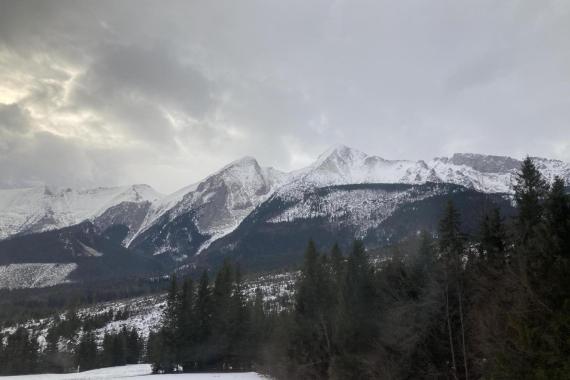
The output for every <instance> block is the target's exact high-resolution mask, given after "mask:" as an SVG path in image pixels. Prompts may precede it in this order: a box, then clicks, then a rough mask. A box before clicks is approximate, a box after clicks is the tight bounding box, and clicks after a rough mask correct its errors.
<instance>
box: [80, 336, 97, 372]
mask: <svg viewBox="0 0 570 380" xmlns="http://www.w3.org/2000/svg"><path fill="white" fill-rule="evenodd" d="M75 363H76V365H77V367H78V368H79V371H88V370H90V369H94V368H97V342H96V341H95V335H94V334H93V332H92V331H85V332H83V335H82V336H81V340H80V341H79V344H78V346H77V349H76V351H75Z"/></svg>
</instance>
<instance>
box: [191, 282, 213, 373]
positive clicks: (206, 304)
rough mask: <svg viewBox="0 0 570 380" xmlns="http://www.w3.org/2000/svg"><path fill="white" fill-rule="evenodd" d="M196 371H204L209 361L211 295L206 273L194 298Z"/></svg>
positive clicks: (211, 312)
mask: <svg viewBox="0 0 570 380" xmlns="http://www.w3.org/2000/svg"><path fill="white" fill-rule="evenodd" d="M195 314H196V326H197V327H196V336H195V339H196V369H198V370H204V369H206V367H207V366H208V364H209V361H210V344H209V341H210V337H211V334H212V314H213V310H212V293H211V289H210V279H209V277H208V272H206V271H204V272H203V273H202V276H201V277H200V283H199V285H198V293H197V296H196V307H195Z"/></svg>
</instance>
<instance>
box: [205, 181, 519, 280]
mask: <svg viewBox="0 0 570 380" xmlns="http://www.w3.org/2000/svg"><path fill="white" fill-rule="evenodd" d="M297 190H298V189H297ZM449 199H452V200H453V202H454V203H455V205H456V207H458V209H459V210H460V212H461V215H462V217H463V218H462V220H463V221H464V226H465V228H466V230H467V231H472V230H474V229H475V228H477V225H478V223H479V220H480V218H481V216H482V215H483V213H484V212H485V205H490V204H495V205H497V206H499V207H500V208H501V210H502V213H503V215H505V216H510V215H512V205H511V199H510V196H508V195H504V194H485V193H482V192H479V191H476V190H473V189H467V188H465V187H462V186H459V185H453V184H444V183H426V184H415V185H409V184H351V185H333V186H327V187H320V188H307V189H305V190H304V191H303V192H300V191H296V192H287V193H284V194H282V193H281V190H279V191H278V192H277V193H275V194H274V195H273V196H272V197H271V198H270V199H268V200H267V201H266V202H264V203H263V204H261V205H260V206H259V207H258V208H256V209H255V210H254V211H253V212H252V213H251V214H250V215H249V216H248V217H247V218H246V219H245V220H244V221H243V222H242V223H241V224H240V226H239V227H238V228H237V229H236V230H234V231H232V232H231V233H230V234H228V235H226V236H224V237H222V238H220V239H218V240H217V241H215V242H213V243H212V244H211V245H210V246H209V247H208V248H207V249H206V250H205V251H204V252H203V254H201V255H200V256H201V257H200V258H198V259H197V263H198V264H200V265H202V266H206V265H210V266H213V267H216V266H218V265H220V264H221V263H222V262H223V261H224V259H226V258H231V259H232V260H236V261H239V262H240V263H241V265H243V267H244V268H248V269H250V270H271V269H279V268H283V267H287V266H290V265H294V264H297V263H299V261H300V260H301V258H302V253H303V252H304V249H305V245H306V242H307V241H308V240H309V239H313V240H314V241H316V242H317V243H318V244H321V245H331V244H332V243H333V242H338V243H339V244H349V243H350V242H351V241H352V240H353V239H354V238H355V237H358V238H362V239H363V240H364V241H365V242H366V244H367V246H369V247H371V248H376V247H378V248H379V247H382V246H385V245H387V244H390V243H393V242H397V241H399V240H401V239H403V238H406V237H409V236H413V235H415V234H417V233H418V231H421V230H426V231H430V232H435V231H437V221H438V220H439V218H440V217H441V212H442V210H444V209H445V205H446V202H447V201H448V200H449ZM345 248H348V247H345ZM202 256H203V257H202Z"/></svg>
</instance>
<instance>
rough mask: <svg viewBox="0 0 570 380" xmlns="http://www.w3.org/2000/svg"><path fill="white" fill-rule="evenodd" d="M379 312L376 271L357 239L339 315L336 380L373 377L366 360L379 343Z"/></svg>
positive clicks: (351, 254) (348, 263) (342, 294)
mask: <svg viewBox="0 0 570 380" xmlns="http://www.w3.org/2000/svg"><path fill="white" fill-rule="evenodd" d="M378 312H379V309H378V303H377V297H376V291H375V288H374V280H373V270H372V267H371V265H370V262H369V260H368V256H367V254H366V251H365V248H364V244H363V243H362V241H360V240H355V241H354V243H353V246H352V250H351V252H350V255H349V256H348V259H347V263H346V273H345V276H344V281H343V284H342V288H341V294H340V303H339V306H338V312H337V313H336V315H337V319H336V323H335V327H336V331H335V336H334V341H335V346H336V347H337V352H338V353H337V354H336V356H335V358H334V362H333V365H332V369H331V372H332V373H333V374H334V378H335V379H342V378H360V379H367V378H372V377H373V376H372V374H371V373H370V370H371V368H370V366H369V365H367V363H366V362H365V359H364V358H365V357H366V355H367V354H368V353H370V352H372V351H373V348H374V345H375V344H376V342H377V338H378V325H377V321H378V317H379V315H378Z"/></svg>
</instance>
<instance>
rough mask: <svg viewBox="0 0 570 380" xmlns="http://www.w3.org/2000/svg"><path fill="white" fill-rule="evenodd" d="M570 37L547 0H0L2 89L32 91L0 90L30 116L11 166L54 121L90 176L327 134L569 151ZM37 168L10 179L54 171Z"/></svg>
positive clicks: (144, 176)
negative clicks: (11, 91)
mask: <svg viewBox="0 0 570 380" xmlns="http://www.w3.org/2000/svg"><path fill="white" fill-rule="evenodd" d="M568 41H570V5H569V4H567V3H564V2H557V1H541V2H533V1H530V0H529V1H516V0H513V1H510V0H507V1H503V2H500V3H497V2H495V1H491V0H483V1H477V2H451V1H436V2H429V3H426V2H417V1H401V2H397V3H394V2H391V1H366V0H363V1H342V0H338V1H333V2H330V1H324V0H323V1H320V0H317V1H311V2H306V1H302V0H299V1H297V0H293V1H287V2H267V1H263V0H251V1H245V2H235V1H231V0H229V1H216V2H211V1H196V2H187V1H160V2H158V1H150V0H149V1H147V0H144V1H130V0H126V1H119V2H118V1H110V0H103V1H97V2H76V1H62V0H54V1H49V2H47V1H28V0H23V1H16V0H5V1H3V2H1V3H0V90H1V88H2V87H1V86H2V85H3V84H6V86H9V87H10V88H21V89H22V90H23V91H25V92H26V96H25V97H18V96H16V95H18V91H15V92H14V94H15V95H14V96H12V97H9V96H4V97H2V94H0V103H2V99H9V100H11V99H16V100H14V101H15V102H16V106H17V107H18V108H17V109H18V110H19V111H17V112H20V113H21V114H22V115H23V119H21V120H20V122H19V123H22V122H23V123H24V124H26V125H27V129H26V133H25V134H23V135H22V136H21V137H20V140H19V144H18V146H19V148H18V149H19V150H18V152H20V153H18V154H20V155H19V156H18V157H19V160H20V161H21V162H23V161H26V160H33V159H34V158H35V157H37V154H39V153H38V152H42V154H46V155H47V154H50V153H49V152H48V151H45V150H42V149H41V148H40V147H39V146H38V141H39V139H40V137H38V136H39V134H40V133H49V134H50V135H49V136H51V138H52V140H53V139H55V141H58V144H56V143H55V142H53V141H52V143H49V144H48V146H51V147H52V148H54V149H55V147H56V146H57V147H58V149H60V150H62V154H63V155H65V154H68V153H66V152H69V154H73V155H77V157H79V158H78V159H77V162H79V163H82V164H81V165H82V167H84V168H86V169H85V172H87V173H91V174H89V175H88V176H85V178H84V180H85V181H86V182H90V181H101V184H106V183H116V182H120V181H126V180H132V181H137V182H150V184H151V185H157V186H158V187H159V188H160V190H163V191H171V190H174V189H175V188H176V187H179V186H183V185H186V184H188V183H190V182H193V181H195V180H198V179H199V178H200V177H201V176H204V175H206V174H208V173H209V172H210V171H212V170H215V169H216V168H217V167H219V166H221V165H223V164H224V163H225V162H227V161H230V160H232V159H235V158H237V157H239V156H241V155H246V154H247V155H252V156H256V157H257V158H258V159H259V160H260V161H261V163H262V164H269V165H273V166H276V167H278V168H282V169H294V168H297V167H298V166H299V165H300V164H301V163H302V162H306V161H307V160H309V159H310V158H315V157H316V155H317V154H318V153H320V151H321V150H323V149H324V148H326V147H327V146H329V145H331V144H334V143H337V142H341V143H344V144H347V145H352V146H354V147H356V148H359V149H361V150H364V151H368V152H370V153H374V154H379V155H382V156H385V157H386V158H410V159H420V158H422V159H429V158H431V157H434V156H441V155H447V154H451V153H453V152H454V151H458V150H460V151H473V152H480V153H492V154H506V155H513V156H516V157H520V156H522V155H524V154H527V153H528V154H531V155H534V156H549V157H553V158H559V159H563V160H566V161H568V160H570V141H569V138H568V132H567V130H568V127H567V123H568V120H569V119H570V104H569V99H570V83H569V82H568V78H570V49H569V45H568ZM12 74H13V75H12ZM16 74H17V75H16ZM5 102H7V101H5ZM6 104H8V103H6ZM13 106H14V105H9V106H8V107H13ZM4 107H5V106H4ZM15 109H16V108H13V109H12V112H16V111H14V110H15ZM6 112H7V111H6ZM2 117H3V118H4V119H6V120H8V117H7V116H5V115H4V116H1V115H0V118H2ZM0 120H1V119H0ZM5 123H6V122H5ZM12 124H14V123H13V122H12ZM4 129H5V130H7V128H6V127H4ZM4 133H5V134H6V133H8V132H4ZM58 134H59V135H58ZM10 136H11V138H14V136H13V132H10ZM42 138H46V137H45V136H44V137H42ZM48 140H49V139H48ZM5 141H6V139H4V143H5ZM42 141H43V140H42ZM50 141H51V140H50ZM0 144H1V143H0ZM5 144H6V143H5ZM50 144H51V145H50ZM24 152H26V153H25V154H24ZM101 152H104V153H101ZM0 154H2V155H3V156H4V157H0V160H3V161H2V162H3V163H6V162H12V161H13V160H14V159H13V157H16V153H15V152H13V151H11V152H10V153H7V152H6V151H3V152H0ZM98 154H104V155H105V156H106V157H108V159H106V160H105V163H104V164H102V163H101V162H100V159H98ZM7 155H10V157H6V156H7ZM107 164H109V165H111V166H113V167H114V168H115V169H116V170H112V171H110V172H108V173H107V174H108V175H107V174H101V173H103V172H105V170H101V171H100V170H99V169H96V168H100V167H101V165H103V166H104V165H107ZM38 170H39V169H38ZM38 170H36V169H33V165H32V164H26V165H24V164H23V163H22V164H21V166H19V174H18V175H17V173H16V172H15V171H14V172H13V173H12V176H13V178H14V181H13V182H14V184H17V183H18V182H22V183H25V182H26V181H27V179H28V178H36V179H37V178H40V177H41V178H42V180H45V181H51V182H65V178H63V176H58V175H57V174H54V176H53V177H51V174H50V175H40V173H39V171H38ZM42 170H44V171H46V173H48V172H50V171H49V170H48V168H43V169H42ZM71 172H73V170H72V168H70V169H69V173H68V175H71ZM50 173H51V172H50ZM98 173H99V174H98ZM66 175H67V174H66ZM18 176H19V178H20V181H18V178H17V177H18ZM34 181H35V180H34Z"/></svg>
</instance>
